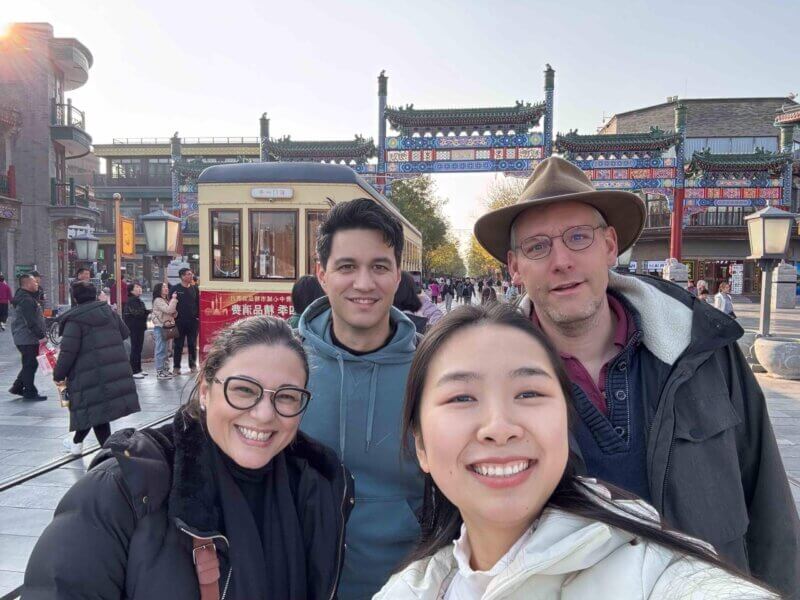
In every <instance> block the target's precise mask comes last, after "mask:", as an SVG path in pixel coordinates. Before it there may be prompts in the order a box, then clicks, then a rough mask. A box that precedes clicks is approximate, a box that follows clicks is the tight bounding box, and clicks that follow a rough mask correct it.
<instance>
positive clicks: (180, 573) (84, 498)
mask: <svg viewBox="0 0 800 600" xmlns="http://www.w3.org/2000/svg"><path fill="white" fill-rule="evenodd" d="M284 452H285V453H286V462H287V466H288V467H289V471H290V474H292V475H293V476H292V479H293V483H294V484H296V488H295V487H294V485H293V487H292V489H293V490H294V489H296V490H297V491H296V494H295V502H296V503H297V505H298V507H300V506H301V505H302V507H303V511H302V512H303V514H305V515H317V517H315V519H316V521H315V520H314V519H307V520H304V521H301V528H302V532H303V538H304V541H305V547H306V548H307V554H306V561H307V562H306V572H307V573H308V577H309V584H308V592H309V596H308V598H309V600H322V599H330V598H335V590H336V587H337V585H338V581H339V574H340V572H341V567H342V564H343V558H344V532H345V523H346V521H347V519H348V517H349V515H350V510H351V509H352V505H353V502H354V500H353V498H354V491H353V480H352V477H351V476H350V474H349V473H348V472H347V470H346V469H345V467H344V465H342V464H341V463H340V462H339V460H338V458H337V457H336V454H335V453H334V452H333V451H332V450H330V449H329V448H327V447H325V446H323V445H321V444H319V443H317V442H316V441H314V440H312V439H311V438H309V437H307V436H305V435H304V434H303V433H301V432H298V434H297V438H296V440H295V442H294V443H293V444H291V445H290V446H289V447H287V448H286V449H285V450H284ZM213 473H214V466H213V455H212V446H211V442H210V441H209V439H208V438H207V436H206V434H205V432H204V430H203V426H202V425H201V424H200V423H199V422H197V421H195V420H193V419H190V418H188V417H186V416H185V415H184V414H183V413H182V412H178V414H177V415H176V416H175V421H174V423H173V424H170V425H166V426H163V427H161V428H159V429H145V430H142V431H134V430H133V429H127V430H122V431H119V432H117V433H115V434H114V435H113V436H112V437H111V438H110V439H109V441H108V442H107V443H106V446H105V448H104V449H103V450H102V451H101V453H100V455H98V457H97V458H96V459H95V461H94V463H93V464H92V467H91V468H90V470H89V472H88V473H87V474H86V475H85V476H84V477H83V478H82V479H81V480H80V481H78V482H77V483H76V484H75V485H74V486H73V487H72V488H71V489H70V490H69V492H67V494H66V495H65V496H64V498H63V499H62V500H61V502H60V503H59V505H58V507H57V508H56V512H55V516H54V517H53V522H52V523H51V524H50V525H49V526H48V527H47V529H45V531H44V533H43V534H42V536H41V537H40V538H39V541H38V542H37V543H36V546H35V548H34V549H33V553H32V555H31V558H30V561H29V562H28V567H27V570H26V572H25V583H24V591H23V593H22V596H23V598H25V599H26V600H44V599H48V600H51V599H56V598H63V599H66V598H70V599H72V598H99V599H108V600H110V599H115V600H117V599H120V598H126V599H132V600H136V599H148V600H158V599H161V598H164V599H170V600H184V599H185V600H190V599H191V600H197V599H198V598H199V597H200V592H199V587H198V583H197V575H196V572H195V567H194V564H193V562H192V536H195V537H202V538H209V537H211V538H214V541H215V544H216V546H217V551H218V555H219V558H220V580H219V585H220V595H221V596H222V594H223V591H224V588H225V583H226V581H227V580H228V576H229V575H230V576H231V577H235V576H236V575H235V573H233V574H231V573H230V571H231V570H230V566H229V563H228V560H227V556H228V548H227V543H228V542H227V540H226V538H225V537H224V536H223V535H222V534H221V533H220V532H222V531H224V523H223V522H222V517H221V509H220V504H219V498H218V497H217V489H218V487H217V486H216V483H215V478H214V475H213ZM331 498H332V499H333V501H332V502H331ZM326 499H327V500H326ZM308 507H314V510H308ZM298 510H299V509H298ZM323 521H324V522H323ZM334 524H335V526H333V525H334ZM322 548H324V549H325V551H322V550H321V549H322ZM308 549H312V550H310V551H309V550H308ZM264 597H270V594H269V590H265V591H264ZM227 600H233V599H231V598H228V599H227ZM236 600H238V599H236Z"/></svg>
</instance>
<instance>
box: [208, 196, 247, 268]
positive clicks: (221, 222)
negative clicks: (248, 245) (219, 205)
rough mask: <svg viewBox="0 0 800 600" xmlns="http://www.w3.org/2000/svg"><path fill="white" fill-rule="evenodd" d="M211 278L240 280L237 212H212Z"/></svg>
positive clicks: (240, 240)
mask: <svg viewBox="0 0 800 600" xmlns="http://www.w3.org/2000/svg"><path fill="white" fill-rule="evenodd" d="M210 213H211V215H210V216H211V277H212V279H241V277H242V272H241V263H242V234H241V220H242V214H241V212H239V211H238V210H212V211H210Z"/></svg>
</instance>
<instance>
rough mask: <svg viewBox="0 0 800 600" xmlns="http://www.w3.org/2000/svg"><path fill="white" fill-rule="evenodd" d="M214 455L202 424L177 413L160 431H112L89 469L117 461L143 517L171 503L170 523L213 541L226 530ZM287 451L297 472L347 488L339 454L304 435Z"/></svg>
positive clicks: (300, 433)
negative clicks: (218, 533) (313, 475)
mask: <svg viewBox="0 0 800 600" xmlns="http://www.w3.org/2000/svg"><path fill="white" fill-rule="evenodd" d="M212 452H213V447H212V442H211V439H210V438H209V437H208V435H207V434H206V432H205V429H204V426H203V424H202V423H200V422H199V421H196V420H194V419H191V418H189V417H187V416H186V415H185V414H184V413H183V411H181V410H179V411H178V412H177V413H176V414H175V418H174V420H173V422H172V423H171V424H169V425H165V426H163V427H159V428H158V429H145V430H142V431H136V430H135V429H123V430H121V431H118V432H116V433H114V435H112V436H111V438H109V441H108V443H107V445H106V447H105V448H104V449H103V450H101V451H100V453H98V455H97V457H96V458H95V460H94V461H93V462H92V465H91V467H90V468H94V467H96V466H97V465H100V464H101V463H103V462H106V461H108V459H110V458H112V457H113V458H115V459H116V460H117V463H118V464H119V467H120V470H121V471H122V476H123V478H124V480H125V485H126V487H127V488H128V491H129V492H130V494H131V496H132V500H133V505H134V508H135V510H136V512H137V516H138V517H139V518H141V517H143V516H144V515H145V514H148V513H152V512H154V511H156V510H158V509H160V508H161V507H163V504H164V502H165V501H167V503H168V507H169V518H170V520H172V521H173V522H179V523H182V524H183V525H186V526H188V527H190V528H191V529H193V530H195V533H196V534H198V535H201V536H203V537H211V535H213V534H215V533H217V532H219V531H220V530H221V529H222V515H221V513H220V510H219V500H218V488H217V484H216V477H215V475H214V460H213V455H212ZM284 452H286V458H287V462H288V464H290V465H292V466H293V467H294V468H296V469H298V470H305V467H306V466H308V467H310V468H311V469H312V470H313V471H315V472H316V474H317V476H321V477H323V478H325V479H327V480H328V481H330V482H331V483H332V484H333V483H334V482H335V485H336V486H337V488H338V487H346V486H347V481H346V480H345V476H344V475H343V473H344V472H343V470H342V466H341V462H340V461H339V459H338V458H337V456H336V453H335V452H334V451H333V450H331V449H330V448H328V447H326V446H323V445H322V444H320V443H318V442H316V441H315V440H313V439H312V438H310V437H308V436H306V435H305V434H303V432H301V431H298V432H297V436H296V438H295V440H294V442H292V444H290V445H289V446H288V447H287V448H286V449H285V450H284ZM144 498H147V500H143V499H144Z"/></svg>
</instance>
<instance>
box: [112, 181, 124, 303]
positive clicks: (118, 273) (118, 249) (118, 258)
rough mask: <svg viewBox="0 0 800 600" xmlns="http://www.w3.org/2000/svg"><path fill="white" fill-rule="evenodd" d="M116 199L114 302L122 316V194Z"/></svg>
mask: <svg viewBox="0 0 800 600" xmlns="http://www.w3.org/2000/svg"><path fill="white" fill-rule="evenodd" d="M112 198H113V199H114V228H115V231H114V281H116V291H117V293H116V294H115V295H116V298H113V301H114V302H115V303H116V305H117V312H118V313H119V314H120V315H122V211H121V210H120V205H121V204H122V194H119V193H116V194H114V195H113V196H112Z"/></svg>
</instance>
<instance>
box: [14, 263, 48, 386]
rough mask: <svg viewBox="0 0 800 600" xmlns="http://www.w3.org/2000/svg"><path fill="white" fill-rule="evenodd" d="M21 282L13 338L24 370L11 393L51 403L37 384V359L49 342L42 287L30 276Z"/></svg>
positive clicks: (16, 304)
mask: <svg viewBox="0 0 800 600" xmlns="http://www.w3.org/2000/svg"><path fill="white" fill-rule="evenodd" d="M18 283H19V287H18V288H17V291H16V292H15V293H14V298H13V300H12V301H11V306H13V307H14V320H13V321H12V322H11V335H12V337H13V338H14V345H15V346H16V347H17V350H19V354H20V358H21V362H22V368H21V369H20V371H19V373H18V374H17V378H16V379H15V380H14V383H13V385H12V386H11V388H10V389H9V390H8V392H9V393H10V394H11V395H12V396H22V397H23V398H24V399H25V400H47V396H42V395H41V394H40V393H39V390H38V389H36V384H35V383H34V378H35V377H36V371H37V370H38V369H39V362H38V361H37V360H36V357H37V356H38V355H39V348H40V346H41V345H42V344H45V343H46V342H47V338H46V335H45V331H46V328H45V322H44V314H43V313H42V306H41V304H39V294H38V291H39V284H38V283H37V282H36V278H35V277H34V276H33V275H31V274H30V273H28V274H26V275H22V276H20V278H19V280H18Z"/></svg>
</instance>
